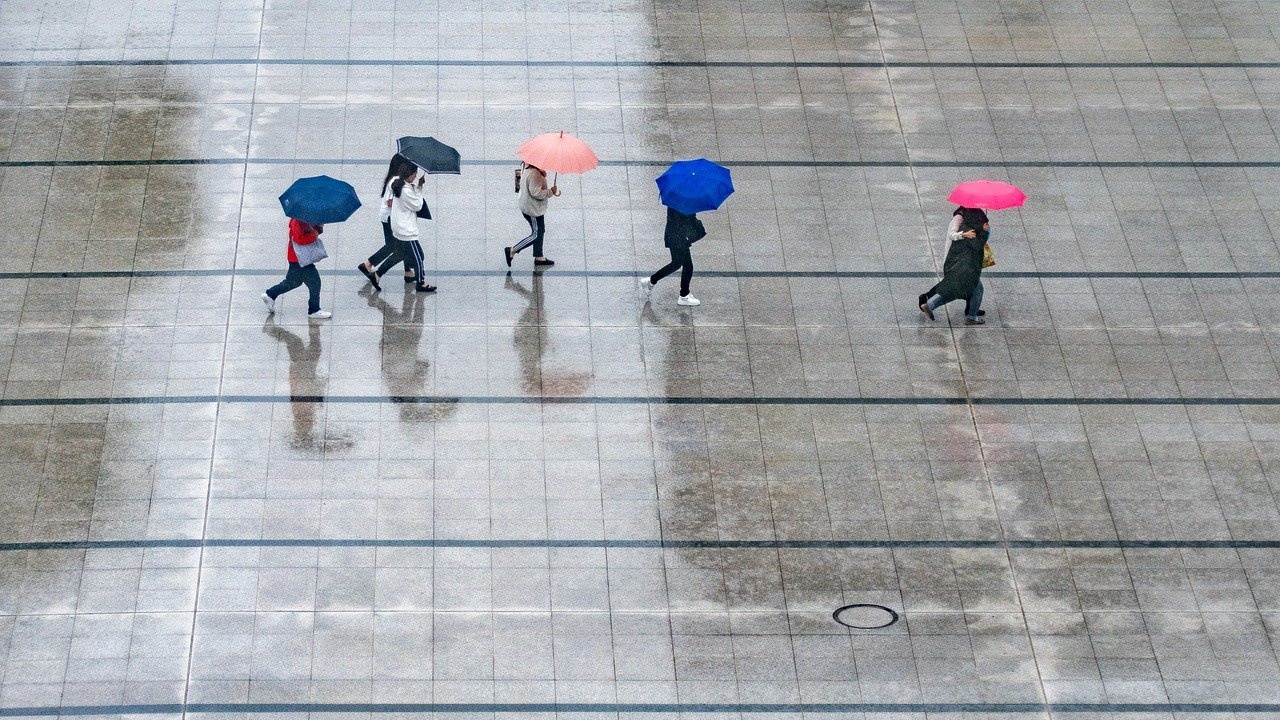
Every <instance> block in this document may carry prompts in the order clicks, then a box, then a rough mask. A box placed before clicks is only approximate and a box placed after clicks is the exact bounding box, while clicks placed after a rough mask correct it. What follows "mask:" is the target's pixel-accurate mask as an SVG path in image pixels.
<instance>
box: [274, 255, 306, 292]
mask: <svg viewBox="0 0 1280 720" xmlns="http://www.w3.org/2000/svg"><path fill="white" fill-rule="evenodd" d="M301 273H302V268H300V267H298V263H292V262H291V263H289V270H288V271H287V272H286V273H285V274H284V279H283V280H281V281H280V282H278V283H276V284H275V285H272V286H271V287H269V288H267V297H269V298H271V299H272V300H275V299H276V298H278V297H280V296H281V295H283V294H285V293H287V292H289V291H290V290H292V289H294V288H296V287H298V286H299V285H301V284H302V274H301Z"/></svg>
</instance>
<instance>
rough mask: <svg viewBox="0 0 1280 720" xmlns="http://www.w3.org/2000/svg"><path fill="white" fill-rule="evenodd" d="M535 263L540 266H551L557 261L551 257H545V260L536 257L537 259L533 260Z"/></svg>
mask: <svg viewBox="0 0 1280 720" xmlns="http://www.w3.org/2000/svg"><path fill="white" fill-rule="evenodd" d="M533 264H534V265H536V266H538V267H551V266H552V265H555V264H556V261H555V260H552V259H551V258H546V259H543V260H536V259H535V260H534V261H533Z"/></svg>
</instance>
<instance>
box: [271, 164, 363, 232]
mask: <svg viewBox="0 0 1280 720" xmlns="http://www.w3.org/2000/svg"><path fill="white" fill-rule="evenodd" d="M280 207H282V208H284V214H285V215H287V216H288V217H291V218H296V219H298V220H301V221H303V222H306V223H311V224H312V225H324V224H326V223H335V222H342V221H343V220H346V219H347V218H349V217H351V214H352V213H354V212H355V211H356V210H357V209H358V208H359V207H360V198H358V197H356V189H355V188H353V187H351V186H350V185H348V184H347V183H344V182H342V181H341V180H335V179H334V178H331V177H329V176H328V175H317V176H315V177H305V178H300V179H298V180H294V181H293V184H292V185H290V186H289V189H288V190H285V191H284V192H283V193H282V194H281V195H280Z"/></svg>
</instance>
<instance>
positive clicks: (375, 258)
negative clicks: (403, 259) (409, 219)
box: [369, 220, 396, 275]
mask: <svg viewBox="0 0 1280 720" xmlns="http://www.w3.org/2000/svg"><path fill="white" fill-rule="evenodd" d="M395 256H396V236H395V235H392V234H391V221H390V220H388V221H386V222H384V223H382V247H380V248H378V252H376V253H374V254H372V255H370V256H369V267H371V268H377V267H378V265H379V264H380V263H382V262H383V261H385V260H387V259H388V258H393V257H395ZM392 264H393V265H394V264H395V263H392ZM388 267H390V266H388ZM378 274H379V275H381V274H382V273H381V272H379V273H378Z"/></svg>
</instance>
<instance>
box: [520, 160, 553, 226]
mask: <svg viewBox="0 0 1280 720" xmlns="http://www.w3.org/2000/svg"><path fill="white" fill-rule="evenodd" d="M549 197H551V188H549V187H547V174H546V173H544V172H542V171H541V170H539V169H537V168H534V167H526V168H525V169H524V172H523V173H521V175H520V212H522V213H524V214H525V215H528V216H529V217H542V216H543V215H546V214H547V198H549Z"/></svg>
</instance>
